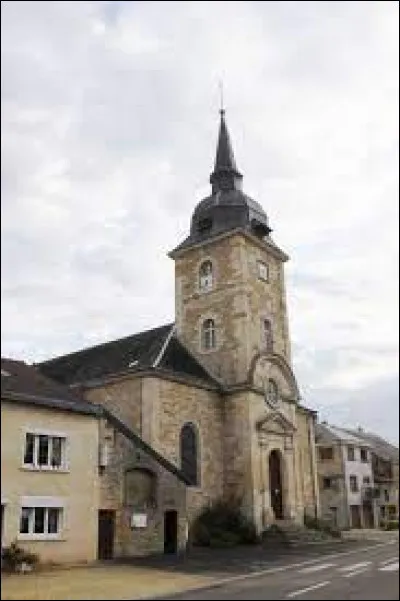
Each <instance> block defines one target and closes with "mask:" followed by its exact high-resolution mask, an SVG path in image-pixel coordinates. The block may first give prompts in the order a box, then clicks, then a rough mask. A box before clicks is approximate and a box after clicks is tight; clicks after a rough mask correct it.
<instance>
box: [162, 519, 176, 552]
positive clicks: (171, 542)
mask: <svg viewBox="0 0 400 601" xmlns="http://www.w3.org/2000/svg"><path fill="white" fill-rule="evenodd" d="M177 551H178V512H177V511H174V510H171V511H166V512H165V513H164V553H176V552H177Z"/></svg>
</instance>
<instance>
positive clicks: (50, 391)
mask: <svg viewBox="0 0 400 601" xmlns="http://www.w3.org/2000/svg"><path fill="white" fill-rule="evenodd" d="M1 474H2V481H1V512H2V514H1V545H2V547H5V546H8V545H9V544H10V543H11V542H13V541H14V540H16V541H17V542H18V543H19V545H21V546H23V547H24V548H26V549H28V550H30V551H33V552H35V553H38V554H39V557H40V560H41V561H42V562H45V563H46V562H55V563H63V562H88V561H93V560H95V559H97V558H99V559H107V558H110V557H113V556H114V555H117V556H118V555H140V554H144V553H148V552H149V551H154V552H155V551H163V550H165V551H167V552H168V551H173V552H174V551H178V550H179V549H183V548H184V547H185V544H186V528H187V521H186V484H187V482H188V480H187V479H186V477H185V476H184V475H183V474H182V472H181V471H180V470H178V469H177V468H176V467H175V466H174V465H172V464H171V463H170V462H169V461H167V460H166V459H165V458H164V457H162V456H161V455H160V454H159V453H157V452H156V451H155V450H154V449H152V448H151V447H150V446H149V445H148V444H146V443H145V442H144V441H143V440H142V439H141V438H140V437H139V436H138V435H137V434H136V433H135V432H133V431H131V430H130V429H129V428H128V427H126V425H125V424H123V423H121V422H120V420H118V418H117V417H116V416H114V415H113V414H112V413H111V412H109V411H107V410H105V409H104V408H102V407H100V406H96V405H95V404H92V403H88V402H87V401H85V400H84V399H82V398H81V397H80V396H79V394H78V393H77V392H75V393H74V392H73V391H72V390H71V389H68V388H66V387H64V386H61V385H59V384H57V383H56V382H54V381H51V380H49V379H48V378H46V377H44V376H43V375H42V374H41V373H39V372H38V371H37V369H35V368H34V367H32V366H28V365H26V364H25V363H23V362H20V361H13V360H9V359H2V361H1Z"/></svg>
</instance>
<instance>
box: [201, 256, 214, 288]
mask: <svg viewBox="0 0 400 601" xmlns="http://www.w3.org/2000/svg"><path fill="white" fill-rule="evenodd" d="M212 287H213V268H212V263H211V261H204V263H202V264H201V265H200V269H199V288H200V290H201V292H208V291H209V290H211V289H212Z"/></svg>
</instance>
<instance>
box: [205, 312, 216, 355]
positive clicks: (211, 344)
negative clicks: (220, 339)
mask: <svg viewBox="0 0 400 601" xmlns="http://www.w3.org/2000/svg"><path fill="white" fill-rule="evenodd" d="M202 341H203V348H204V349H205V350H210V349H213V348H215V346H216V335H215V322H214V320H213V319H206V320H205V321H204V322H203V326H202Z"/></svg>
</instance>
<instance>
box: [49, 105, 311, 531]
mask: <svg viewBox="0 0 400 601" xmlns="http://www.w3.org/2000/svg"><path fill="white" fill-rule="evenodd" d="M242 180H243V176H242V175H241V173H240V172H239V170H238V167H237V165H236V162H235V158H234V154H233V150H232V145H231V141H230V138H229V134H228V130H227V126H226V121H225V115H224V111H221V118H220V128H219V135H218V143H217V151H216V158H215V165H214V169H213V172H212V174H211V176H210V183H211V194H210V195H209V196H208V197H207V198H205V199H203V200H202V201H201V202H200V203H199V204H198V205H197V206H196V207H195V209H194V211H193V214H192V218H191V226H190V232H189V235H188V236H187V238H186V239H185V240H184V241H182V242H181V243H180V244H179V245H178V246H177V247H176V248H175V249H173V250H172V251H171V252H170V253H169V256H170V257H171V259H172V260H173V261H174V262H175V322H174V323H170V324H167V325H162V326H160V327H158V328H155V329H152V330H149V331H146V332H141V333H139V334H135V335H133V336H128V337H126V338H123V339H120V340H115V341H112V342H107V343H104V344H101V345H98V346H95V347H92V348H88V349H84V350H82V351H78V352H74V353H71V354H68V355H65V356H62V357H58V358H55V359H52V360H49V361H46V362H44V363H41V364H40V365H39V366H38V367H39V369H40V370H41V371H42V373H44V374H45V375H46V376H48V377H49V378H51V379H53V380H57V381H58V382H60V383H62V384H65V385H67V386H69V387H72V388H74V389H77V390H79V391H81V392H83V394H84V396H85V398H86V400H88V401H91V402H93V403H96V404H99V405H102V406H103V407H105V408H106V410H107V411H110V412H112V415H113V416H116V418H117V419H118V420H119V422H118V423H120V424H124V425H126V427H127V428H129V429H130V430H131V431H133V432H135V433H136V434H137V435H138V436H139V437H140V438H141V439H142V440H143V441H145V443H146V444H147V445H149V447H151V448H152V449H154V450H155V451H156V452H157V453H158V454H159V456H161V457H164V458H165V459H166V460H167V461H169V462H170V463H171V464H172V465H175V466H176V467H177V468H179V470H180V472H179V473H181V474H184V478H185V479H186V482H187V483H189V484H188V486H187V488H186V509H185V516H184V517H185V519H186V516H187V518H188V520H189V523H190V521H191V520H192V519H193V517H194V516H195V515H196V513H197V512H198V511H199V510H200V508H201V507H202V506H204V505H207V504H209V503H210V502H212V501H213V500H216V499H220V498H221V497H230V496H234V497H235V498H237V499H240V500H241V503H242V507H243V510H244V511H245V512H246V513H247V515H248V516H249V517H251V518H252V519H253V520H254V522H255V524H256V526H257V529H258V531H261V530H262V529H263V528H264V527H265V526H266V525H268V524H270V523H272V522H274V521H275V520H281V519H289V520H294V521H297V522H301V521H302V520H303V518H304V515H305V513H308V514H311V515H313V516H314V515H317V514H318V511H319V510H318V506H319V501H318V488H317V471H316V457H315V444H314V427H315V419H316V415H315V413H314V412H313V411H311V410H309V409H307V408H306V407H304V406H303V405H302V404H301V398H300V394H299V388H298V385H297V382H296V378H295V376H294V374H293V370H292V365H291V352H290V337H289V329H288V316H287V307H286V294H285V279H284V264H285V262H286V261H287V260H288V256H287V255H286V254H285V253H284V252H283V251H282V250H281V249H280V248H279V247H278V246H277V245H276V244H275V242H274V241H273V240H272V238H271V228H270V226H269V222H268V218H267V215H266V213H265V211H264V209H263V208H262V206H261V205H260V204H259V203H258V202H256V201H254V200H252V199H251V198H249V197H248V196H247V195H246V194H245V193H244V192H243V190H242ZM121 502H122V501H121V497H120V496H118V495H117V496H116V498H114V499H113V500H112V499H111V500H110V498H108V497H107V495H106V494H104V496H103V499H102V501H101V503H102V504H103V505H104V509H115V510H118V503H121ZM180 517H182V516H180Z"/></svg>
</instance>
